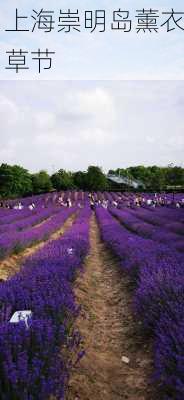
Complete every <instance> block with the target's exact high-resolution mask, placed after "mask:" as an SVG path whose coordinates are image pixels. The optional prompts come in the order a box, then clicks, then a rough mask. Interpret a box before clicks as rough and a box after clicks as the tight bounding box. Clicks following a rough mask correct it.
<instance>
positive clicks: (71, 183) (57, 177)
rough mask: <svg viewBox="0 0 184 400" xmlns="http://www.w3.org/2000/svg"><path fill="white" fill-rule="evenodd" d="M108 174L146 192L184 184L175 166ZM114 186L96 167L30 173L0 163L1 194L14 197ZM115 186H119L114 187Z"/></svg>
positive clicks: (132, 168) (183, 176)
mask: <svg viewBox="0 0 184 400" xmlns="http://www.w3.org/2000/svg"><path fill="white" fill-rule="evenodd" d="M109 173H111V174H116V175H119V176H123V177H128V178H130V179H136V180H139V181H141V182H142V183H144V185H145V187H146V190H148V191H162V190H165V189H166V187H167V186H179V187H184V169H183V168H182V167H178V166H171V165H169V166H167V167H158V166H151V167H144V166H136V167H129V168H126V169H123V168H118V169H116V170H110V171H109ZM114 189H115V186H114V185H113V183H112V182H110V181H109V180H108V179H107V176H106V175H105V174H104V172H103V170H102V169H101V168H100V167H98V166H89V167H88V169H87V171H77V172H70V171H66V170H64V169H60V170H59V171H57V172H55V173H54V174H52V175H49V174H48V173H47V171H44V170H42V171H39V172H38V173H34V174H31V173H30V172H29V171H28V170H27V169H25V168H23V167H21V166H19V165H13V166H12V165H8V164H2V165H1V166H0V197H1V198H17V197H24V196H29V195H32V194H41V193H46V192H50V191H52V190H57V191H61V190H84V191H85V190H88V191H98V190H99V191H104V190H114ZM117 189H118V187H117Z"/></svg>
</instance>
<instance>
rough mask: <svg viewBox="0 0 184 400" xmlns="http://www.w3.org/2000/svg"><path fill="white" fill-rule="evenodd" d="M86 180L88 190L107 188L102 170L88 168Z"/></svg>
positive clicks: (92, 167)
mask: <svg viewBox="0 0 184 400" xmlns="http://www.w3.org/2000/svg"><path fill="white" fill-rule="evenodd" d="M86 180H87V185H88V189H89V190H105V189H106V188H107V186H108V183H107V178H106V176H105V175H104V173H103V171H102V169H101V168H100V167H97V166H93V165H91V166H90V167H88V170H87V174H86Z"/></svg>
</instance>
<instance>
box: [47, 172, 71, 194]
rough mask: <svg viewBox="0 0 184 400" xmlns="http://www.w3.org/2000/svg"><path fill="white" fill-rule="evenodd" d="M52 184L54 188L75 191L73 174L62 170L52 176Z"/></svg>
mask: <svg viewBox="0 0 184 400" xmlns="http://www.w3.org/2000/svg"><path fill="white" fill-rule="evenodd" d="M51 182H52V185H53V187H54V188H55V189H56V190H58V191H60V190H67V189H73V188H74V184H73V176H72V173H71V172H67V171H65V170H64V169H60V170H59V171H58V172H56V173H55V174H53V175H52V176H51Z"/></svg>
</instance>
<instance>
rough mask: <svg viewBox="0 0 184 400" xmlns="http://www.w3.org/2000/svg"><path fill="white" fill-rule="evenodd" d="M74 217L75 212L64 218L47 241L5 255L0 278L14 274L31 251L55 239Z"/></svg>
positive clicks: (0, 265) (70, 223)
mask: <svg viewBox="0 0 184 400" xmlns="http://www.w3.org/2000/svg"><path fill="white" fill-rule="evenodd" d="M75 218H76V214H72V215H71V216H70V217H69V218H68V219H67V220H66V222H65V223H64V224H63V226H62V227H61V228H60V229H59V230H58V231H56V232H55V233H53V234H52V235H51V236H50V237H49V239H48V240H47V241H42V242H40V243H38V244H36V245H33V246H31V247H27V248H26V249H25V250H24V251H22V252H20V253H19V254H14V255H11V256H10V257H7V258H5V259H4V260H3V261H1V262H0V280H6V279H8V278H9V277H10V276H12V275H14V274H15V273H16V272H17V271H19V269H20V268H21V265H22V263H23V261H24V260H25V258H27V257H29V256H30V255H32V254H33V253H35V252H36V251H37V250H39V249H40V248H41V247H43V246H44V245H45V244H46V243H47V242H49V241H51V240H56V239H58V238H59V237H60V236H61V235H63V234H64V232H65V231H66V230H67V229H69V228H70V227H71V225H72V224H73V222H74V220H75Z"/></svg>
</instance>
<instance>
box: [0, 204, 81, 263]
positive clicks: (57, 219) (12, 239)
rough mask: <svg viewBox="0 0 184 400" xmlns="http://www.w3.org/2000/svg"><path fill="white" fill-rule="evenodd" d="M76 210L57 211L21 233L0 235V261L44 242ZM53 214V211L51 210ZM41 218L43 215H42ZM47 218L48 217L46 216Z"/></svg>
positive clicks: (11, 232) (9, 232)
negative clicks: (39, 223)
mask: <svg viewBox="0 0 184 400" xmlns="http://www.w3.org/2000/svg"><path fill="white" fill-rule="evenodd" d="M75 210H76V208H70V209H67V210H59V211H57V212H56V215H55V214H54V215H53V216H52V217H51V218H49V219H48V220H46V221H45V222H43V223H42V224H41V225H39V226H30V228H27V229H25V230H22V231H16V230H12V231H11V230H10V231H8V232H5V233H4V234H1V235H0V259H3V258H5V257H6V256H9V255H10V254H12V253H18V252H20V251H22V250H24V249H25V248H26V247H29V246H32V245H34V244H36V243H39V242H41V241H45V240H47V239H48V238H49V236H50V235H51V234H52V233H54V232H56V231H57V230H58V229H59V228H60V226H61V225H62V224H63V223H64V222H65V221H66V219H67V218H68V217H69V216H70V215H71V214H72V213H74V212H75ZM51 213H53V210H51ZM42 216H43V215H42ZM47 216H48V215H47Z"/></svg>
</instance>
